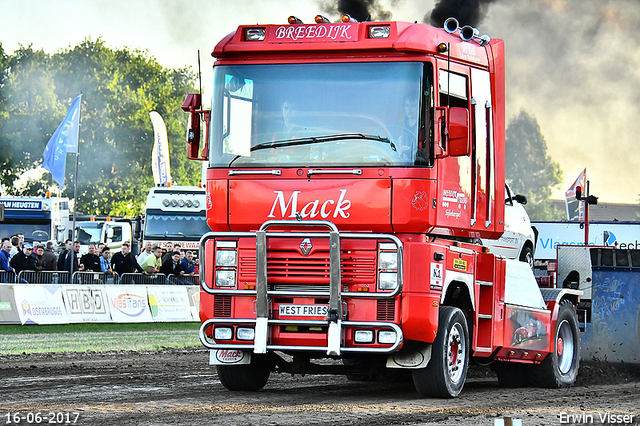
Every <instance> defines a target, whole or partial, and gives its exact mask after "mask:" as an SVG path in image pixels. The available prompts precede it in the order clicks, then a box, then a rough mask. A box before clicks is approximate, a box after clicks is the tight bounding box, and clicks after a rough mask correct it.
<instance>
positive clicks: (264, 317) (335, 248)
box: [200, 220, 403, 355]
mask: <svg viewBox="0 0 640 426" xmlns="http://www.w3.org/2000/svg"><path fill="white" fill-rule="evenodd" d="M272 226H284V227H290V228H300V227H326V228H328V230H329V232H328V233H327V232H314V233H301V232H268V231H267V230H268V228H269V227H272ZM218 237H224V238H247V237H249V238H255V239H256V289H255V290H224V289H214V288H213V286H209V285H208V284H207V282H206V277H205V271H206V265H205V263H206V261H207V260H206V256H205V255H202V256H200V257H201V265H200V287H201V288H202V290H203V291H204V292H206V293H208V294H224V295H234V296H239V295H244V296H248V295H255V297H256V319H255V320H253V319H246V320H244V319H237V320H234V322H233V323H234V324H241V323H243V322H244V321H250V323H252V324H254V327H255V328H254V331H255V334H254V337H255V340H254V344H253V345H250V347H251V348H252V349H253V351H254V352H255V353H266V351H267V350H269V349H272V348H273V347H274V345H269V344H268V334H269V326H270V325H281V324H285V323H286V324H292V325H320V326H328V346H327V347H326V348H325V349H326V351H327V355H340V353H341V351H349V350H350V349H351V348H343V347H341V339H342V330H343V327H349V326H351V325H352V324H366V325H365V326H371V324H379V325H380V327H389V328H392V329H394V330H395V331H396V333H397V336H398V342H396V343H397V345H399V344H400V342H401V341H402V332H401V330H400V327H398V326H397V325H395V324H393V323H386V322H381V323H377V322H376V323H374V322H363V323H360V322H358V323H354V322H352V321H343V320H342V316H343V313H342V299H343V298H345V297H348V298H376V299H391V298H395V297H396V296H397V295H398V294H399V293H400V292H401V291H402V254H403V252H402V242H401V241H400V240H399V239H398V238H397V237H396V236H394V235H390V234H369V233H340V232H339V231H338V228H337V227H336V225H335V224H333V223H331V222H329V221H324V220H305V221H297V220H272V221H267V222H265V223H263V224H262V226H261V227H260V229H259V230H258V231H256V232H255V233H254V232H209V233H207V234H205V235H203V236H202V238H201V239H200V253H205V250H204V248H205V244H206V242H207V241H209V240H210V239H215V238H218ZM272 237H276V238H327V237H328V238H329V245H330V248H329V291H301V290H279V291H275V290H271V291H270V290H269V289H268V278H267V238H272ZM341 238H345V239H376V240H389V241H391V242H393V243H394V244H395V245H396V252H397V265H398V266H397V268H398V269H397V280H398V282H397V287H396V288H395V290H393V291H392V292H388V293H364V292H348V291H346V292H345V291H342V280H341V274H340V253H341V250H340V239H341ZM269 296H284V297H296V296H297V297H309V296H311V297H329V312H328V316H327V318H326V320H325V321H307V320H274V319H269V316H270V310H269ZM211 321H213V320H208V321H206V322H205V323H203V325H202V327H201V329H200V340H201V341H202V343H203V345H204V346H205V347H209V346H208V343H205V342H207V341H206V339H205V338H204V337H205V334H204V329H206V328H207V327H208V326H209V325H212V324H213V323H212V322H211ZM215 321H222V320H215ZM224 323H225V324H230V323H229V322H224ZM205 324H209V325H207V326H206V327H205ZM354 326H358V325H354ZM216 345H217V344H216ZM238 346H240V347H242V348H248V347H249V345H238ZM276 347H277V345H276ZM396 347H397V346H396V345H394V346H393V347H392V348H390V349H386V348H385V349H384V350H383V352H387V351H388V352H392V351H393V350H394V349H395V348H396ZM216 348H218V349H223V348H220V347H219V346H216ZM318 348H319V347H318ZM318 348H316V347H311V348H307V349H308V350H317V349H318ZM224 349H237V347H234V345H231V346H229V345H225V347H224ZM289 349H301V348H300V347H291V348H289ZM357 350H361V349H357ZM362 350H363V351H366V352H370V351H371V348H366V349H365V348H363V349H362ZM373 352H378V351H373Z"/></svg>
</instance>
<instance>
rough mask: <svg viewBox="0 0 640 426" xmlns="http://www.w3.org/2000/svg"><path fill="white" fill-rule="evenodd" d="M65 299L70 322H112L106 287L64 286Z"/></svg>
mask: <svg viewBox="0 0 640 426" xmlns="http://www.w3.org/2000/svg"><path fill="white" fill-rule="evenodd" d="M63 297H64V300H65V305H66V307H67V315H68V316H69V321H71V322H85V321H90V322H91V321H111V316H110V315H109V308H108V302H107V296H106V290H105V288H104V287H87V286H64V287H63Z"/></svg>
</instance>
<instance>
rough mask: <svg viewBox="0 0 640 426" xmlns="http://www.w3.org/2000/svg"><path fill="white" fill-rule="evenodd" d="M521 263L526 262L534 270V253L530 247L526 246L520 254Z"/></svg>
mask: <svg viewBox="0 0 640 426" xmlns="http://www.w3.org/2000/svg"><path fill="white" fill-rule="evenodd" d="M520 262H525V263H527V264H528V265H529V267H530V268H531V269H532V270H533V251H532V250H531V248H530V247H528V246H524V247H523V248H522V251H521V252H520Z"/></svg>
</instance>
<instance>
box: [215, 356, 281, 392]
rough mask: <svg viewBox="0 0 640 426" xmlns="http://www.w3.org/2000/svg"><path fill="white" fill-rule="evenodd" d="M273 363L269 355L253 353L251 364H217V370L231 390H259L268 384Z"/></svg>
mask: <svg viewBox="0 0 640 426" xmlns="http://www.w3.org/2000/svg"><path fill="white" fill-rule="evenodd" d="M273 365H274V364H273V362H272V361H271V357H270V356H269V355H256V354H251V364H243V365H216V371H217V372H218V378H219V379H220V382H221V383H222V385H223V386H224V387H225V388H227V389H228V390H230V391H257V390H260V389H262V388H263V387H264V385H266V384H267V381H268V380H269V375H270V374H271V368H272V367H273Z"/></svg>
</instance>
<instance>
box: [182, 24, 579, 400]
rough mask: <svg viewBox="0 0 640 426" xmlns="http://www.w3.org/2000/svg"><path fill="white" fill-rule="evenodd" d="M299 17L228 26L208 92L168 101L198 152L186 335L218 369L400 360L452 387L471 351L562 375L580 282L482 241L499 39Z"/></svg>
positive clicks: (397, 367) (569, 368)
mask: <svg viewBox="0 0 640 426" xmlns="http://www.w3.org/2000/svg"><path fill="white" fill-rule="evenodd" d="M314 21H315V22H312V23H310V24H305V23H303V22H302V21H301V20H300V19H298V18H296V17H290V18H289V19H288V24H283V25H279V24H269V25H261V24H258V25H243V26H240V27H239V28H238V29H237V30H236V31H234V32H232V33H231V34H229V35H228V36H227V37H225V38H224V39H223V40H221V41H220V42H219V43H218V44H217V45H216V47H215V49H214V51H213V52H212V55H213V56H214V58H215V63H214V66H213V84H212V88H213V95H212V100H211V105H212V107H211V109H210V110H204V109H202V106H201V96H200V95H199V94H189V95H187V97H186V99H185V102H184V104H183V106H182V107H183V109H184V110H185V111H186V112H188V113H189V114H190V118H189V128H188V131H187V154H188V156H189V158H192V159H195V160H202V161H206V162H207V164H208V169H207V172H206V175H207V176H206V177H207V184H206V197H207V224H208V225H209V228H210V229H211V232H208V233H207V234H205V235H204V236H203V237H202V239H201V240H200V254H201V263H200V285H201V292H200V318H201V321H202V325H201V328H200V340H201V342H202V343H203V345H204V346H205V347H206V348H207V349H209V350H210V363H211V364H213V365H216V370H217V373H218V377H219V378H220V381H221V382H222V384H223V385H224V386H225V387H226V388H228V389H230V390H245V391H246V390H258V389H260V388H262V387H263V386H264V385H265V384H266V383H267V381H268V379H269V376H270V374H271V373H274V372H275V373H292V374H311V373H322V374H327V373H331V374H345V375H347V376H348V377H351V378H363V377H366V378H369V379H371V378H384V377H388V374H389V373H392V372H394V371H404V372H407V373H410V374H411V376H412V378H413V383H414V386H415V388H416V390H417V391H418V393H420V394H421V395H424V396H436V397H445V398H451V397H455V396H457V395H458V394H459V393H460V392H461V391H462V389H463V387H464V383H465V380H466V374H467V368H468V365H469V363H470V362H479V363H483V364H491V365H494V367H495V370H496V372H497V373H498V378H499V379H500V381H501V383H503V384H505V385H524V384H527V383H528V384H533V385H539V386H551V387H560V386H570V385H571V384H572V383H573V382H574V381H575V378H576V375H577V371H578V365H579V351H577V349H578V348H579V330H578V325H577V320H576V317H575V305H576V304H577V302H578V299H579V295H580V293H579V292H578V291H576V290H572V289H546V290H545V292H544V294H543V293H542V292H541V291H540V289H539V288H538V287H537V284H536V281H535V279H534V277H533V273H532V271H531V268H529V266H528V265H527V264H525V263H524V262H520V261H518V260H511V259H507V258H505V257H503V256H499V255H496V254H495V253H492V252H491V251H490V250H489V249H488V248H487V247H483V246H482V245H481V244H478V242H479V241H480V240H482V239H488V240H492V239H493V240H497V239H498V238H500V237H501V236H502V235H503V233H504V231H505V201H504V200H505V177H504V143H505V138H504V130H505V113H504V105H505V87H504V79H505V73H504V43H503V42H502V40H499V39H491V38H490V37H488V36H482V37H480V36H478V32H477V30H475V29H473V28H471V27H469V26H460V25H459V24H458V22H457V21H456V20H455V19H449V20H447V22H446V23H445V27H444V28H434V27H432V26H429V25H424V24H417V23H407V22H356V21H355V20H353V19H352V18H351V17H349V16H348V15H344V16H342V17H341V19H340V20H339V22H331V21H330V20H329V19H327V18H326V17H323V16H320V15H318V16H316V18H315V20H314ZM201 142H202V143H201ZM525 331H526V332H525ZM317 360H325V361H326V360H331V361H335V362H329V363H327V362H317ZM514 377H516V378H517V380H515V379H514Z"/></svg>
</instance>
